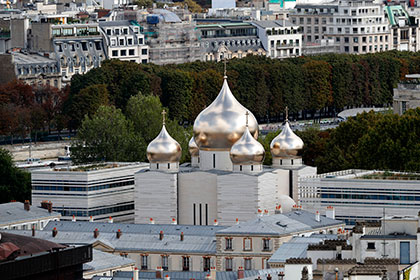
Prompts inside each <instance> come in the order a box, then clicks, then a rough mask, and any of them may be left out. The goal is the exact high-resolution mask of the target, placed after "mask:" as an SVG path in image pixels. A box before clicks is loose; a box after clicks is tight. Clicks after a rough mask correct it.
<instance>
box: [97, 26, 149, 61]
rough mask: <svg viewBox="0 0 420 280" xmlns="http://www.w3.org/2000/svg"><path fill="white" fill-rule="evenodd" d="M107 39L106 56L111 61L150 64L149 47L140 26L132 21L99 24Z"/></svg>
mask: <svg viewBox="0 0 420 280" xmlns="http://www.w3.org/2000/svg"><path fill="white" fill-rule="evenodd" d="M99 27H100V29H101V33H102V35H103V36H104V38H105V46H106V55H107V57H108V58H109V59H119V60H125V61H132V62H136V63H147V62H149V47H148V46H147V45H146V43H145V40H144V35H143V34H142V33H141V32H140V29H141V27H140V25H138V24H135V23H134V22H130V21H128V20H127V21H102V22H99Z"/></svg>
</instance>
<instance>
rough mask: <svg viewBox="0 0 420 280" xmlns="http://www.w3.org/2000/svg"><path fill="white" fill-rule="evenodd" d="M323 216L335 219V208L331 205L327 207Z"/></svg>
mask: <svg viewBox="0 0 420 280" xmlns="http://www.w3.org/2000/svg"><path fill="white" fill-rule="evenodd" d="M325 216H327V218H330V219H335V209H334V207H332V206H328V207H327V211H325Z"/></svg>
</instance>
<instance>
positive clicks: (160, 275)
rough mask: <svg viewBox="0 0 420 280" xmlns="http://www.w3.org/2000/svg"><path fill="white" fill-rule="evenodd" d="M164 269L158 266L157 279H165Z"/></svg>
mask: <svg viewBox="0 0 420 280" xmlns="http://www.w3.org/2000/svg"><path fill="white" fill-rule="evenodd" d="M162 272H163V269H162V267H160V266H158V267H157V268H156V279H162V278H163V273H162Z"/></svg>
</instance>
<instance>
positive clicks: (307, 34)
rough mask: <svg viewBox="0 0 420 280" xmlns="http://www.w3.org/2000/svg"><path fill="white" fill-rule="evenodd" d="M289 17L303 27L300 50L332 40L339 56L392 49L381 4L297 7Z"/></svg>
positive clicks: (333, 3)
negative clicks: (321, 41) (302, 44)
mask: <svg viewBox="0 0 420 280" xmlns="http://www.w3.org/2000/svg"><path fill="white" fill-rule="evenodd" d="M290 18H291V20H292V22H293V24H296V25H298V26H300V27H301V28H302V32H303V43H304V46H303V48H305V45H306V44H308V45H309V46H310V45H311V44H312V43H318V42H319V41H320V40H322V39H333V40H334V41H335V43H336V44H337V45H339V52H340V53H354V54H362V53H373V52H379V51H387V50H391V49H392V48H393V45H392V38H391V32H390V29H389V24H388V21H387V20H386V19H385V13H384V8H383V5H382V4H376V3H375V2H374V1H373V0H366V1H345V0H342V1H338V2H332V3H328V4H324V3H321V4H297V5H296V7H295V9H293V10H292V11H291V12H290Z"/></svg>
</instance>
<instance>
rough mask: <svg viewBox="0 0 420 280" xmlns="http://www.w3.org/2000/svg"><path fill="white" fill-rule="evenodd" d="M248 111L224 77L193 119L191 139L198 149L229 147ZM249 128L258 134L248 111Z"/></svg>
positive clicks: (254, 134)
mask: <svg viewBox="0 0 420 280" xmlns="http://www.w3.org/2000/svg"><path fill="white" fill-rule="evenodd" d="M246 111H248V110H247V109H246V108H245V107H244V106H242V105H241V104H240V103H239V102H238V100H236V98H235V97H234V96H233V94H232V92H231V91H230V89H229V85H228V83H227V77H226V76H225V77H224V81H223V87H222V89H221V90H220V92H219V95H218V96H217V97H216V99H215V100H214V101H213V103H211V104H210V105H209V106H208V107H207V108H206V109H204V110H203V111H202V112H201V113H200V114H199V115H198V116H197V118H196V119H195V122H194V139H195V142H196V144H197V146H198V147H199V149H200V150H213V151H217V150H220V151H229V150H230V148H231V147H232V145H233V144H234V143H235V142H236V141H238V139H239V138H241V136H242V134H243V133H244V131H245V118H244V117H243V116H244V114H245V112H246ZM249 131H250V133H251V135H252V136H253V137H254V138H258V123H257V120H256V119H255V117H254V115H253V114H252V113H250V118H249Z"/></svg>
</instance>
